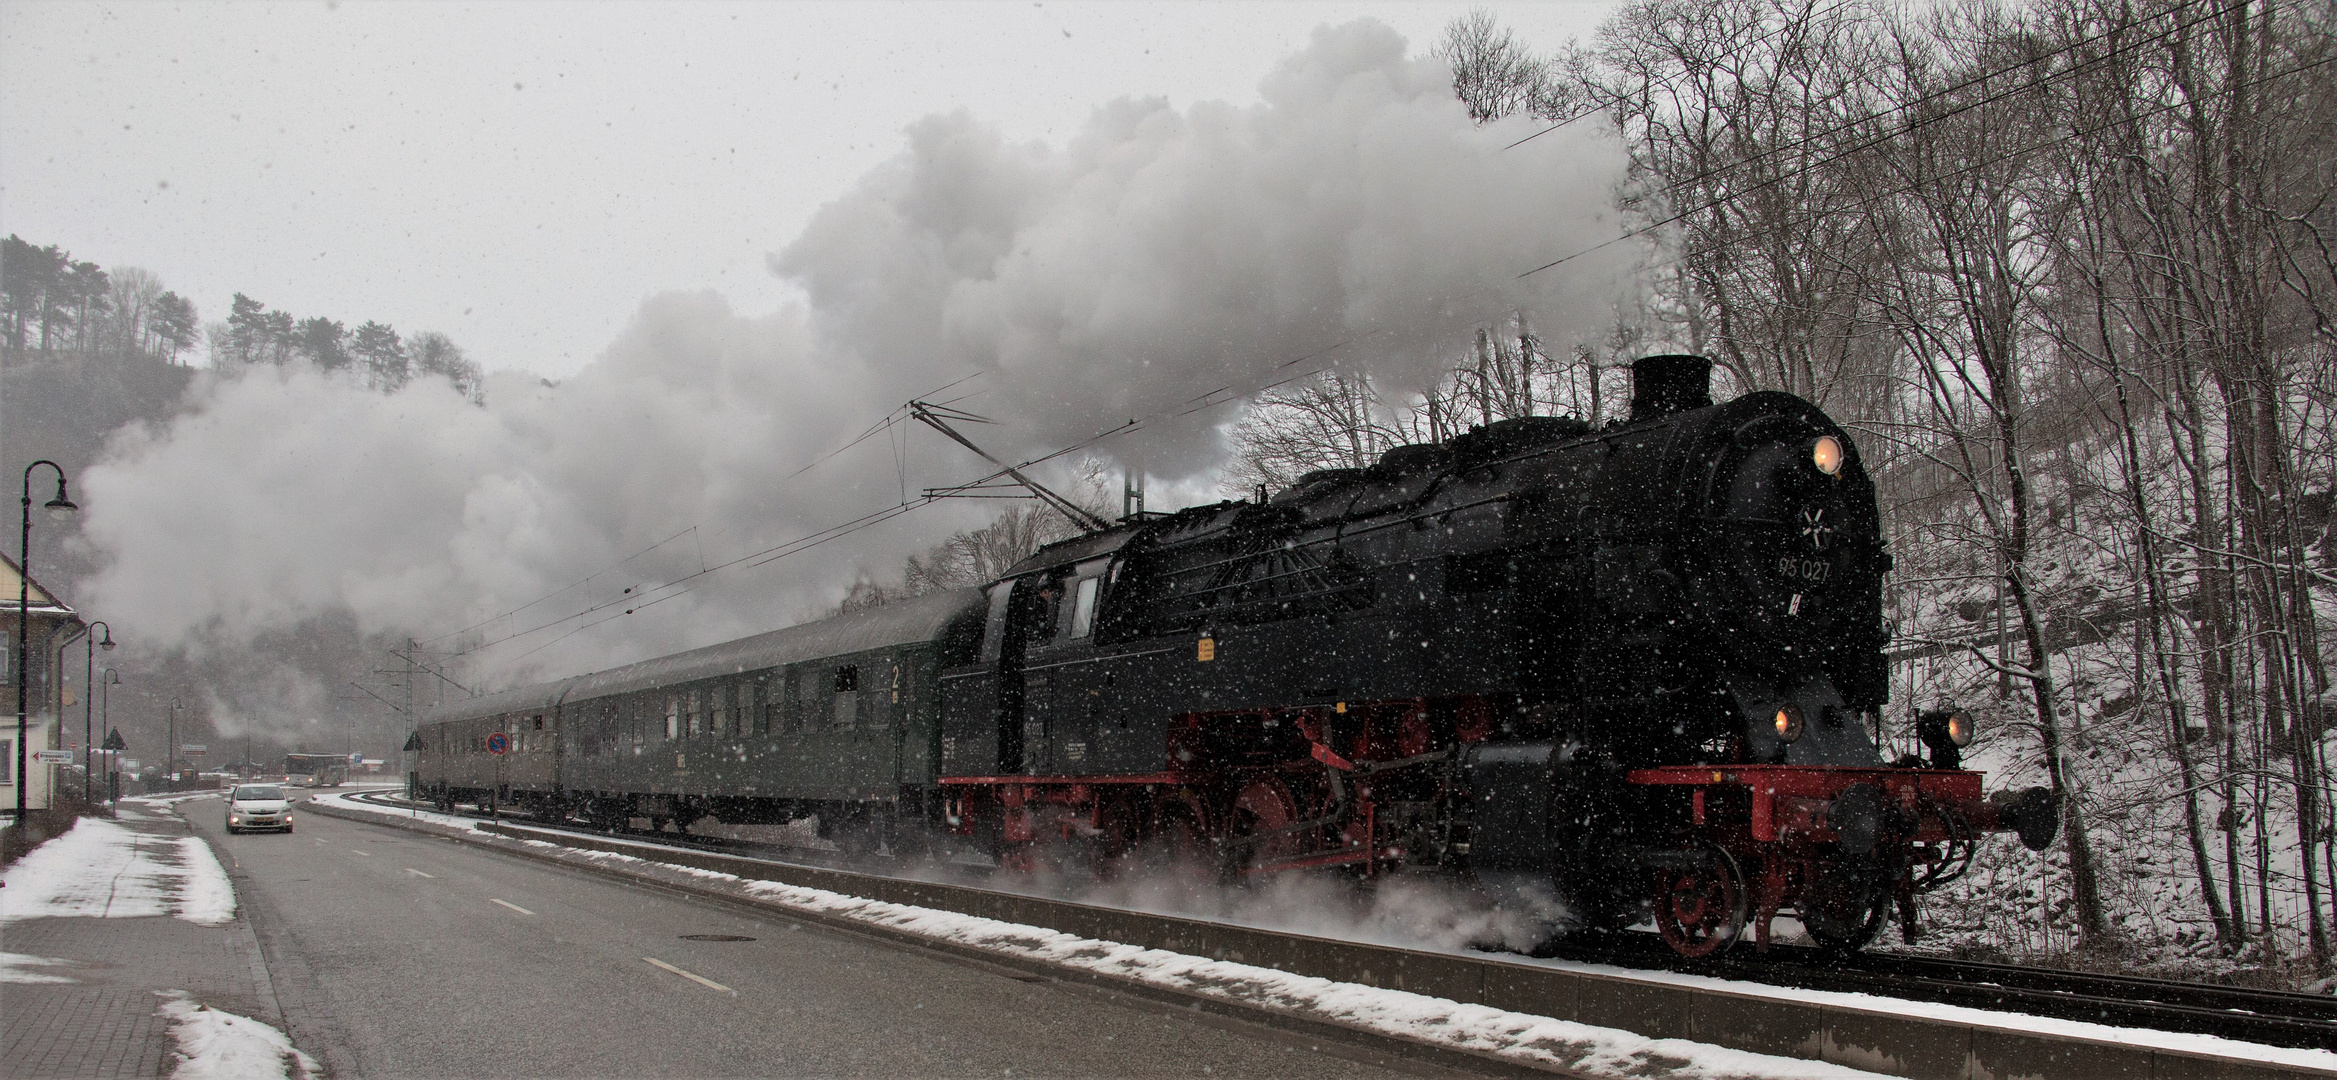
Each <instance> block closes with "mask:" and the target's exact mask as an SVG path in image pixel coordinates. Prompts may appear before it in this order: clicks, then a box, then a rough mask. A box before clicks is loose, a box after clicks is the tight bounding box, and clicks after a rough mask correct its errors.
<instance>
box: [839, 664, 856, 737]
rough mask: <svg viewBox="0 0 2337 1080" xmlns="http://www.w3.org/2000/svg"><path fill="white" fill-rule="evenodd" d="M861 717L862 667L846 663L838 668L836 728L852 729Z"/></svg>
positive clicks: (841, 729)
mask: <svg viewBox="0 0 2337 1080" xmlns="http://www.w3.org/2000/svg"><path fill="white" fill-rule="evenodd" d="M859 719H860V668H859V667H857V666H855V665H851V664H846V665H845V666H843V667H840V668H837V669H836V730H838V731H850V730H852V725H853V723H854V722H856V721H858V720H859Z"/></svg>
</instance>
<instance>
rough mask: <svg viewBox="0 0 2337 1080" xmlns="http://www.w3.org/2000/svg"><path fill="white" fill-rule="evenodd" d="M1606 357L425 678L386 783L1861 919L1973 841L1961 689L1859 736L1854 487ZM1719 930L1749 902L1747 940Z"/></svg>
mask: <svg viewBox="0 0 2337 1080" xmlns="http://www.w3.org/2000/svg"><path fill="white" fill-rule="evenodd" d="M1710 371H1711V365H1710V362H1709V361H1707V360H1705V359H1703V358H1701V357H1695V356H1653V357H1648V358H1645V359H1642V360H1640V361H1639V362H1638V363H1636V364H1635V365H1634V366H1633V375H1634V390H1633V398H1632V404H1631V415H1630V417H1629V418H1628V419H1627V420H1621V421H1616V422H1614V423H1610V424H1608V425H1605V426H1603V427H1595V428H1594V427H1593V426H1591V425H1589V424H1586V423H1584V422H1582V421H1580V420H1576V419H1571V418H1560V417H1523V418H1517V419H1510V420H1503V421H1499V422H1496V423H1491V424H1487V425H1484V426H1482V427H1479V428H1475V429H1473V430H1471V431H1470V432H1468V433H1467V434H1464V435H1461V436H1459V437H1457V438H1454V439H1452V440H1450V441H1448V442H1444V443H1436V444H1422V445H1413V446H1404V447H1399V448H1396V449H1394V450H1391V451H1389V452H1388V453H1387V454H1385V455H1384V456H1383V457H1382V458H1381V459H1380V460H1379V461H1378V462H1377V463H1376V464H1374V465H1372V466H1371V467H1369V468H1365V469H1330V470H1323V471H1319V472H1314V473H1309V474H1307V475H1306V476H1304V477H1301V478H1300V479H1299V481H1298V483H1297V484H1296V485H1294V486H1293V487H1291V488H1289V489H1288V490H1285V491H1282V492H1279V493H1276V494H1273V495H1272V496H1271V497H1266V496H1265V494H1264V493H1263V492H1262V493H1261V497H1260V498H1258V499H1255V500H1249V501H1240V502H1226V503H1220V504H1217V505H1213V506H1203V507H1196V508H1192V509H1188V510H1184V511H1181V512H1178V513H1174V514H1165V515H1150V516H1144V515H1139V516H1136V517H1132V518H1129V519H1125V520H1123V521H1121V522H1120V523H1119V524H1117V525H1115V526H1112V527H1109V528H1104V529H1099V530H1096V531H1092V532H1089V533H1087V534H1086V535H1083V536H1079V537H1077V538H1074V539H1071V540H1066V541H1063V542H1061V543H1057V544H1054V545H1051V546H1049V547H1046V548H1044V549H1042V550H1040V551H1039V552H1038V553H1036V554H1034V555H1032V556H1031V557H1030V558H1028V559H1026V560H1024V561H1023V562H1022V563H1021V564H1019V565H1017V566H1015V567H1014V568H1013V569H1012V570H1011V571H1009V572H1008V573H1007V574H1006V575H1005V576H1004V577H1002V578H1001V579H1000V580H998V581H996V582H994V583H992V584H990V585H988V586H986V587H984V588H982V589H978V590H976V589H967V590H959V591H954V592H946V593H938V594H932V595H927V596H923V597H917V598H914V599H910V600H905V601H900V602H896V603H892V604H887V605H884V606H882V607H879V608H875V609H872V610H867V611H860V612H854V613H850V614H845V615H840V616H837V617H834V618H830V619H825V620H821V621H818V622H813V623H809V624H806V625H802V626H797V627H793V628H789V629H786V630H780V631H776V632H773V633H768V634H762V635H758V636H755V637H750V638H745V639H742V640H739V641H733V642H728V643H725V644H721V645H715V646H711V647H708V648H703V649H698V650H694V651H691V652H686V653H681V654H678V655H675V656H669V657H664V658H660V659H656V660H650V661H645V662H643V663H639V664H633V665H629V666H626V667H622V668H617V669H614V670H611V671H605V672H600V673H597V674H592V675H586V676H582V677H578V678H572V679H567V680H562V681H559V682H554V683H548V684H543V685H538V686H530V687H524V688H521V689H517V690H512V691H507V692H504V693H501V694H497V695H492V696H489V697H483V698H478V699H474V700H471V701H467V702H463V703H460V704H457V705H453V706H449V707H447V708H444V709H442V710H440V711H439V712H438V713H437V714H436V715H434V716H432V717H430V718H429V720H428V722H427V723H426V724H425V726H424V727H423V729H422V730H421V732H420V734H419V736H418V739H417V742H418V744H419V749H420V751H421V753H420V759H419V765H418V770H417V772H416V773H415V774H414V776H413V778H412V784H413V787H414V790H415V792H416V794H417V795H418V796H420V797H424V798H428V799H433V800H436V801H438V802H440V803H442V804H446V805H452V804H454V803H457V802H480V803H494V804H514V805H516V806H518V807H519V808H522V809H526V810H530V811H534V812H538V813H544V814H550V815H554V816H570V815H575V816H581V817H583V818H585V819H586V820H588V821H593V822H597V823H599V824H602V825H605V826H609V827H617V826H622V825H624V824H626V823H627V822H628V821H629V820H631V819H637V818H647V819H648V823H649V825H650V826H651V827H652V828H655V829H659V830H663V829H665V828H667V827H668V826H669V825H670V824H673V823H679V824H680V825H682V826H683V827H687V825H688V824H689V823H690V822H691V821H693V820H696V819H698V818H700V817H702V816H705V815H713V816H715V817H716V818H718V819H720V820H722V821H726V822H733V823H749V822H784V821H793V820H797V819H800V818H807V817H808V818H816V819H817V824H818V828H819V830H820V832H821V834H822V835H824V836H827V837H829V838H830V839H832V840H834V841H835V842H836V843H837V844H839V845H840V846H842V847H844V848H846V849H847V850H861V849H869V850H874V849H889V850H893V851H916V850H919V849H922V848H924V847H926V846H928V845H930V844H933V843H935V842H952V843H956V844H960V845H970V846H972V847H974V848H977V849H979V850H980V851H982V852H985V853H987V854H988V855H989V856H990V857H991V858H992V859H994V860H995V861H996V862H997V864H998V865H1000V866H1001V867H1006V868H1009V869H1019V868H1033V867H1039V866H1075V867H1082V868H1085V869H1087V870H1089V871H1091V872H1094V873H1099V874H1109V873H1113V872H1116V871H1119V870H1121V869H1123V868H1125V867H1127V866H1129V865H1131V864H1132V863H1139V862H1147V861H1169V862H1174V863H1177V864H1180V865H1187V866H1200V867H1203V868H1205V869H1206V870H1207V871H1208V872H1210V873H1214V874H1216V875H1219V876H1221V877H1223V878H1226V879H1242V878H1249V877H1254V876H1256V875H1263V874H1270V873H1277V872H1288V871H1298V870H1318V871H1320V870H1324V869H1326V868H1337V870H1338V872H1343V873H1348V874H1352V875H1356V876H1359V877H1373V876H1378V875H1382V874H1388V873H1396V872H1415V873H1417V872H1435V873H1445V874H1452V875H1458V876H1462V877H1465V878H1467V879H1469V880H1472V881H1474V882H1475V883H1476V884H1477V885H1478V886H1479V887H1481V888H1483V889H1484V890H1486V891H1487V892H1488V893H1490V894H1492V895H1493V896H1494V897H1495V898H1496V899H1497V900H1499V901H1500V902H1503V903H1517V904H1532V905H1541V910H1545V911H1560V912H1563V913H1564V918H1566V919H1568V920H1571V921H1573V922H1574V923H1576V924H1578V925H1580V926H1584V927H1594V928H1619V927H1622V926H1625V925H1628V924H1631V923H1633V922H1636V921H1639V920H1642V919H1652V921H1653V922H1654V924H1655V926H1656V928H1657V930H1658V931H1659V932H1660V933H1661V934H1662V936H1663V938H1664V940H1665V941H1667V942H1668V943H1669V944H1670V945H1671V946H1672V947H1673V948H1674V949H1676V950H1677V951H1679V952H1680V953H1683V954H1685V955H1689V956H1703V955H1708V954H1711V953H1714V952H1717V951H1719V950H1721V949H1724V948H1727V947H1728V946H1729V945H1731V944H1733V943H1734V942H1736V941H1738V940H1740V939H1743V938H1747V937H1750V938H1752V939H1754V940H1756V941H1758V942H1759V943H1760V944H1761V945H1763V946H1766V945H1767V944H1768V942H1769V939H1770V927H1771V920H1772V919H1773V918H1774V917H1775V916H1777V915H1778V914H1780V913H1782V912H1787V911H1790V912H1792V913H1793V914H1795V915H1796V916H1798V917H1799V919H1800V920H1801V922H1802V923H1803V924H1804V925H1805V926H1806V928H1807V930H1808V932H1809V933H1810V935H1811V936H1812V937H1813V938H1815V939H1816V940H1817V941H1818V942H1820V943H1822V944H1824V945H1826V946H1829V947H1831V948H1834V949H1837V950H1845V951H1847V950H1855V949H1857V948H1859V947H1861V946H1863V945H1864V944H1866V943H1867V942H1868V941H1869V940H1871V939H1872V938H1873V936H1874V935H1875V934H1876V933H1877V932H1878V931H1879V930H1880V928H1881V927H1882V926H1883V925H1884V924H1885V923H1886V921H1887V920H1888V919H1889V917H1890V915H1891V912H1892V911H1893V910H1894V909H1896V910H1897V912H1898V913H1899V917H1900V919H1901V920H1902V922H1903V925H1904V927H1905V930H1906V932H1907V933H1908V934H1909V936H1912V935H1913V934H1914V932H1915V910H1916V909H1915V896H1916V894H1917V893H1919V892H1921V891H1923V890H1925V889H1928V888H1931V887H1934V886H1937V885H1938V884H1941V883H1943V882H1944V881H1946V880H1948V879H1950V878H1952V877H1954V876H1955V875H1957V874H1959V873H1961V872H1962V871H1963V869H1964V868H1965V867H1966V866H1967V865H1968V863H1969V861H1970V859H1971V857H1972V855H1973V852H1974V851H1975V848H1976V845H1977V844H1978V843H1979V842H1980V840H1981V839H1982V837H1983V834H1985V833H1989V832H1997V831H2012V832H2015V833H2017V834H2018V835H2019V837H2020V838H2021V840H2022V841H2023V842H2024V843H2026V844H2028V845H2029V846H2030V847H2032V848H2038V849H2042V848H2043V847H2044V846H2046V845H2047V844H2049V843H2050V842H2051V840H2052V838H2053V835H2054V830H2055V827H2056V822H2057V821H2058V812H2057V811H2058V808H2057V807H2056V806H2055V805H2054V803H2053V800H2052V799H2051V798H2050V797H2049V795H2048V794H2047V793H2046V792H2045V791H2044V790H2043V789H2031V790H2029V791H2026V792H2022V793H2020V794H2018V795H2017V796H2013V795H2008V794H2003V793H2000V794H1999V795H1998V796H1997V797H1995V798H1984V797H1983V795H1982V788H1981V776H1980V774H1978V773H1976V772H1971V771H1967V770H1964V769H1962V768H1961V761H1960V753H1959V751H1960V748H1961V747H1963V746H1964V745H1966V744H1968V743H1969V741H1970V738H1971V735H1972V724H1971V722H1970V720H1969V719H1968V718H1967V717H1965V716H1964V715H1962V714H1960V713H1954V712H1950V711H1940V712H1934V713H1926V714H1923V716H1922V717H1921V719H1920V724H1919V729H1920V734H1921V736H1922V741H1923V742H1924V743H1925V744H1926V746H1927V748H1928V749H1929V750H1930V752H1931V756H1930V759H1929V760H1928V761H1926V760H1923V759H1921V758H1918V757H1914V756H1909V757H1906V758H1902V759H1901V760H1899V761H1896V762H1885V761H1884V760H1883V759H1882V757H1881V756H1880V752H1879V751H1878V749H1877V744H1878V742H1879V741H1880V740H1879V732H1880V722H1881V710H1882V708H1883V706H1884V704H1885V702H1886V699H1887V697H1888V683H1887V679H1886V677H1885V665H1884V659H1883V655H1882V651H1881V649H1882V646H1883V644H1884V642H1885V640H1886V636H1887V631H1886V630H1885V629H1884V625H1883V620H1882V610H1881V582H1882V577H1883V575H1884V574H1885V573H1887V572H1888V571H1889V569H1890V555H1889V554H1888V552H1887V551H1886V550H1885V548H1884V543H1883V539H1882V536H1881V533H1880V530H1879V527H1878V518H1877V512H1876V504H1875V496H1874V487H1873V484H1872V482H1871V481H1870V480H1869V478H1868V477H1867V475H1866V472H1865V469H1864V468H1863V466H1862V464H1861V462H1860V460H1859V456H1858V452H1857V448H1856V446H1855V445H1854V444H1853V443H1852V442H1851V441H1850V439H1849V437H1848V435H1847V434H1846V433H1845V432H1844V431H1843V430H1842V429H1841V428H1839V427H1838V426H1836V425H1835V424H1834V423H1833V422H1832V421H1830V420H1829V419H1827V417H1826V416H1825V415H1824V414H1823V413H1821V412H1820V411H1819V410H1818V409H1817V408H1816V407H1815V406H1813V405H1811V404H1810V403H1809V402H1807V401H1804V400H1802V399H1800V398H1797V397H1794V396H1791V395H1788V394H1781V393H1774V392H1757V393H1752V394H1748V395H1745V396H1743V397H1739V398H1736V399H1735V400H1732V401H1729V402H1727V403H1725V404H1720V405H1715V404H1713V403H1712V401H1711V397H1710V390H1709V380H1710ZM1748 931H1750V933H1748Z"/></svg>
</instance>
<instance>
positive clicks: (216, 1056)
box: [158, 990, 324, 1080]
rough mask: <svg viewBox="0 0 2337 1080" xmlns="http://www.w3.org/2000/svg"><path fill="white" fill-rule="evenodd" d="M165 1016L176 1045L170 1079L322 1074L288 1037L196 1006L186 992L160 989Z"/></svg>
mask: <svg viewBox="0 0 2337 1080" xmlns="http://www.w3.org/2000/svg"><path fill="white" fill-rule="evenodd" d="M158 993H160V996H161V997H162V999H163V1002H162V1008H161V1010H160V1011H161V1013H162V1015H163V1016H164V1017H165V1018H167V1019H169V1020H170V1037H171V1041H172V1042H174V1043H176V1044H177V1047H178V1053H177V1061H176V1064H175V1065H174V1066H173V1068H172V1069H171V1074H170V1075H171V1077H172V1080H306V1078H308V1077H319V1076H323V1075H324V1069H323V1068H322V1067H320V1066H319V1065H318V1064H317V1062H316V1059H315V1058H312V1057H310V1056H308V1055H307V1054H303V1053H301V1052H300V1051H298V1050H295V1049H293V1047H292V1040H290V1039H287V1038H285V1037H284V1033H283V1032H281V1031H278V1030H276V1029H275V1028H272V1027H269V1026H268V1025H266V1024H263V1023H260V1022H259V1021H257V1020H253V1019H251V1018H249V1017H243V1016H237V1015H235V1014H234V1013H229V1012H221V1011H219V1010H217V1009H214V1008H211V1007H210V1006H208V1005H201V1004H197V1003H196V1002H195V1000H194V999H193V998H191V997H189V996H188V995H187V993H186V992H185V991H183V990H170V991H160V992H158Z"/></svg>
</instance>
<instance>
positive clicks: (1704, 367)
mask: <svg viewBox="0 0 2337 1080" xmlns="http://www.w3.org/2000/svg"><path fill="white" fill-rule="evenodd" d="M1710 404H1712V361H1710V360H1706V359H1705V358H1703V357H1701V356H1695V355H1691V354H1687V353H1667V354H1665V355H1662V356H1643V357H1640V358H1639V359H1638V360H1636V361H1633V362H1632V364H1631V419H1632V421H1633V422H1637V421H1640V420H1651V419H1654V418H1655V417H1658V416H1667V415H1670V414H1672V413H1676V412H1679V411H1681V410H1683V409H1701V408H1703V407H1704V406H1706V405H1710Z"/></svg>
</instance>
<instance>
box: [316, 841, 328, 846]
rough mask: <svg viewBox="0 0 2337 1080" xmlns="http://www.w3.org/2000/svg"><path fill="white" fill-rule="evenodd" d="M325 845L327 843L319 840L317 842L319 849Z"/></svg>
mask: <svg viewBox="0 0 2337 1080" xmlns="http://www.w3.org/2000/svg"><path fill="white" fill-rule="evenodd" d="M325 843H326V842H325V841H323V840H319V841H317V846H319V847H323V846H324V844H325Z"/></svg>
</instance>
